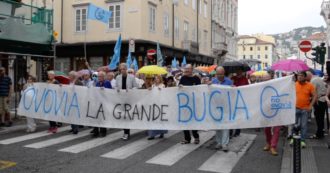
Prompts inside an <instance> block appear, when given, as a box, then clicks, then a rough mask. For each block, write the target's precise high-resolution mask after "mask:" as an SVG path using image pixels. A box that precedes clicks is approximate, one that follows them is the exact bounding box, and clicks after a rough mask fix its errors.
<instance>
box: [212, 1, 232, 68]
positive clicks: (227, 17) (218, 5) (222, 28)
mask: <svg viewBox="0 0 330 173" xmlns="http://www.w3.org/2000/svg"><path fill="white" fill-rule="evenodd" d="M212 3H213V4H212V53H213V55H214V56H215V57H216V59H215V64H220V63H221V62H223V61H224V60H225V59H236V58H237V41H238V39H237V35H238V31H237V29H238V27H237V23H238V18H237V16H238V15H237V14H238V2H237V0H213V1H212Z"/></svg>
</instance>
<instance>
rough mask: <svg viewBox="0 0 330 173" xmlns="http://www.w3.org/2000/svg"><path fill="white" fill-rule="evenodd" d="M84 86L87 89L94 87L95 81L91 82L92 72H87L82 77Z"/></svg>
mask: <svg viewBox="0 0 330 173" xmlns="http://www.w3.org/2000/svg"><path fill="white" fill-rule="evenodd" d="M81 82H82V84H83V86H85V87H87V88H91V87H93V86H94V81H93V80H91V75H90V72H86V73H84V74H83V75H82V81H81Z"/></svg>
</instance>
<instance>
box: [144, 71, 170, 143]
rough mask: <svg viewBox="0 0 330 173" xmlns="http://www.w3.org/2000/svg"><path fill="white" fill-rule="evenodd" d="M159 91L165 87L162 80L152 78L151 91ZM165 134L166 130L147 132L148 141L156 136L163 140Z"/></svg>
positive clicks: (160, 78) (158, 77)
mask: <svg viewBox="0 0 330 173" xmlns="http://www.w3.org/2000/svg"><path fill="white" fill-rule="evenodd" d="M155 88H156V89H159V90H161V89H162V88H165V85H164V83H163V78H162V77H161V76H159V75H157V76H155V78H154V84H153V85H152V89H155ZM165 133H167V130H148V136H149V137H148V140H153V139H155V137H156V136H157V135H159V138H164V134H165Z"/></svg>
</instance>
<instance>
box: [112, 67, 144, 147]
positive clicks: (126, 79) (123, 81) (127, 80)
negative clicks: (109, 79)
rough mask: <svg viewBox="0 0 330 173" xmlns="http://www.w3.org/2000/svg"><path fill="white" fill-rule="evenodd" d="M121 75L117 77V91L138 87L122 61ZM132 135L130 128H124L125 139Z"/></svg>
mask: <svg viewBox="0 0 330 173" xmlns="http://www.w3.org/2000/svg"><path fill="white" fill-rule="evenodd" d="M119 71H120V75H118V76H117V77H116V86H117V91H118V92H119V91H120V90H126V91H127V90H129V89H133V88H138V87H139V86H138V84H137V83H136V80H135V77H134V76H133V75H131V74H128V72H127V65H126V64H125V63H122V64H120V65H119ZM129 137H130V130H129V129H124V135H123V137H122V139H123V140H125V141H126V140H128V139H129Z"/></svg>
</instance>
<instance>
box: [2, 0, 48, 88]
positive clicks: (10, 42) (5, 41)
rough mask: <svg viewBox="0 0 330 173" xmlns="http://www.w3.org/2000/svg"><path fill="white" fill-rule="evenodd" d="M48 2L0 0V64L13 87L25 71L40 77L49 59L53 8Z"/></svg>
mask: <svg viewBox="0 0 330 173" xmlns="http://www.w3.org/2000/svg"><path fill="white" fill-rule="evenodd" d="M36 3H38V4H36ZM49 4H50V3H47V2H46V1H42V0H23V1H21V0H17V1H14V0H12V1H8V0H0V65H1V66H3V67H5V68H6V69H7V72H8V75H9V76H10V77H11V78H12V80H13V82H14V86H15V90H16V91H18V90H19V89H21V86H22V85H23V84H24V82H25V81H26V78H27V75H28V74H31V75H33V76H37V77H38V79H39V80H42V77H43V74H44V72H45V71H47V70H48V67H50V66H51V64H52V62H53V46H52V43H53V11H52V6H51V5H49ZM17 84H18V85H17Z"/></svg>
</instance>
